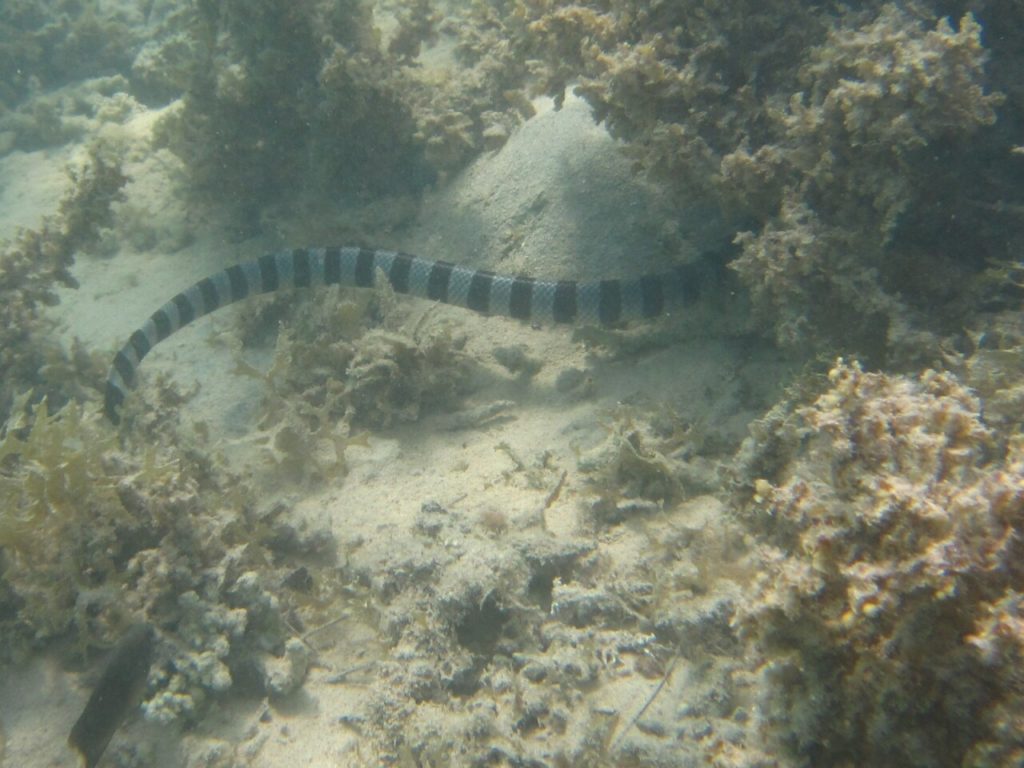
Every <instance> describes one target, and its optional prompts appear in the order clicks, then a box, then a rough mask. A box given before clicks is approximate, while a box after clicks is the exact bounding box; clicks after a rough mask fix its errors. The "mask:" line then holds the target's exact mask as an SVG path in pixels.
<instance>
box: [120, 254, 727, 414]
mask: <svg viewBox="0 0 1024 768" xmlns="http://www.w3.org/2000/svg"><path fill="white" fill-rule="evenodd" d="M711 269H713V268H711V267H709V266H708V265H706V264H702V263H697V264H687V265H681V266H678V267H676V268H675V269H674V270H672V271H671V272H665V273H662V274H657V275H645V276H643V277H638V278H633V279H623V280H592V281H572V280H539V279H535V278H532V277H508V276H505V275H498V274H495V273H493V272H489V271H487V270H483V269H469V268H467V267H460V266H457V265H455V264H451V263H449V262H446V261H432V260H430V259H424V258H420V257H419V256H412V255H409V254H407V253H399V252H396V251H386V250H373V249H367V248H310V249H304V248H297V249H294V250H288V251H281V252H279V253H272V254H268V255H266V256H262V257H260V258H259V259H255V260H253V261H247V262H244V263H242V264H236V265H235V266H233V267H228V268H227V269H225V270H222V271H220V272H218V273H217V274H215V275H212V276H211V277H207V278H204V279H202V280H200V281H199V282H198V283H195V284H194V285H192V286H190V287H189V288H187V289H186V290H184V291H182V292H181V293H179V294H178V295H177V296H175V297H174V298H172V299H171V300H170V301H168V302H167V303H166V304H164V305H163V306H162V307H160V309H158V310H157V311H156V312H154V313H153V314H152V315H150V317H149V319H148V320H146V322H144V323H143V324H142V326H141V327H140V328H139V329H138V330H136V331H135V332H134V333H133V334H132V335H131V337H130V338H129V339H128V341H127V342H126V343H125V345H124V346H123V347H121V349H120V351H118V353H117V354H116V355H114V360H113V362H112V363H111V366H110V372H109V374H108V375H107V385H106V393H105V397H104V412H105V413H106V415H107V417H108V418H109V419H110V420H111V421H112V422H113V423H114V424H117V423H118V422H119V421H120V414H119V413H118V409H119V408H120V406H121V403H122V402H124V399H125V395H126V392H127V390H129V389H131V388H132V386H133V385H134V383H135V371H136V369H138V367H139V364H140V363H141V362H142V359H143V358H144V357H145V356H146V355H147V354H148V353H149V351H150V350H151V349H152V348H153V347H155V346H156V345H157V344H159V343H160V342H161V341H163V340H164V339H166V338H167V337H168V336H170V335H171V334H172V333H174V332H175V331H177V330H179V329H181V328H184V327H185V326H186V325H188V324H189V323H191V322H192V321H193V320H195V319H197V318H199V317H202V316H203V315H207V314H209V313H211V312H213V311H214V310H216V309H219V308H220V307H225V306H227V305H228V304H233V303H234V302H236V301H241V300H242V299H244V298H246V297H247V296H251V295H255V294H259V293H269V292H271V291H276V290H278V289H281V288H291V287H295V288H305V287H312V286H319V285H338V284H340V285H351V286H357V287H365V288H369V287H372V286H373V284H374V276H375V275H376V273H377V271H378V270H380V271H381V272H382V273H383V274H384V275H385V276H386V277H387V278H388V281H389V282H390V283H391V287H392V288H393V289H394V290H395V291H396V292H397V293H407V294H411V295H412V296H419V297H422V298H426V299H433V300H434V301H439V302H442V303H445V304H455V305H457V306H460V307H466V308H467V309H471V310H474V311H475V312H481V313H485V314H494V315H503V316H506V317H514V318H519V319H522V320H531V321H539V322H554V323H579V324H581V325H582V324H601V325H610V324H613V323H616V322H619V321H620V320H633V319H640V318H650V317H655V316H657V315H660V314H661V313H663V312H665V311H666V310H668V309H669V308H670V307H672V306H677V305H679V304H685V303H689V302H692V301H694V300H695V299H697V297H698V296H699V295H700V294H701V293H702V292H703V291H705V290H706V289H707V288H708V284H709V282H710V281H709V276H710V271H711Z"/></svg>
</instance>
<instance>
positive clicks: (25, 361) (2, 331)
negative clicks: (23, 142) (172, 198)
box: [0, 146, 128, 423]
mask: <svg viewBox="0 0 1024 768" xmlns="http://www.w3.org/2000/svg"><path fill="white" fill-rule="evenodd" d="M69 175H70V177H71V182H72V188H71V190H70V191H69V192H68V193H67V194H66V195H65V197H64V199H63V200H62V201H61V204H60V208H59V210H58V212H57V214H56V215H55V216H51V217H48V218H47V219H45V220H44V222H43V224H42V226H41V227H40V228H39V229H37V230H26V231H23V232H22V233H20V234H19V236H18V237H17V239H16V240H15V241H14V242H13V243H11V244H9V245H6V246H5V247H4V249H3V251H2V252H0V423H2V422H3V421H4V420H6V417H7V414H8V413H9V409H10V405H11V401H12V398H13V397H14V395H15V394H16V393H18V392H24V391H27V390H29V389H34V390H35V391H36V392H37V396H42V395H43V394H48V395H49V396H50V397H51V399H52V401H53V403H54V404H55V405H58V406H59V405H60V404H62V403H63V402H64V401H66V400H67V399H68V398H69V397H70V396H71V395H82V394H83V384H84V383H85V382H87V381H91V380H96V381H98V380H99V379H100V375H101V374H100V370H101V369H100V368H99V367H98V366H94V365H93V364H92V362H91V361H90V359H89V356H88V355H87V354H86V353H85V352H84V351H83V350H81V349H78V348H76V349H75V350H73V353H72V357H71V358H69V356H68V354H67V352H66V351H65V350H64V349H63V348H62V347H61V346H60V344H59V343H58V342H57V341H56V340H55V339H54V338H53V336H52V331H53V322H52V320H50V319H48V318H47V317H46V316H45V313H44V308H45V307H47V306H52V305H54V304H56V303H57V302H58V301H59V299H58V296H57V293H56V289H57V287H58V286H65V287H69V288H77V287H78V282H77V281H76V280H75V278H74V277H73V276H72V274H71V267H72V265H73V264H74V257H75V253H76V252H77V251H79V250H82V249H85V248H88V247H90V246H92V245H95V243H96V242H97V241H98V240H99V237H100V233H101V231H102V230H103V229H104V228H106V227H109V226H110V224H111V222H112V219H113V213H112V206H113V205H114V203H116V202H118V201H120V200H122V199H123V193H122V191H121V190H122V188H123V187H124V185H125V183H126V182H127V181H128V179H127V177H126V176H125V175H124V173H122V171H121V164H120V161H119V159H118V158H117V157H114V156H110V155H109V153H107V152H105V151H104V150H102V149H101V148H99V147H95V146H94V147H93V148H92V149H91V150H90V152H89V157H88V161H87V162H86V163H85V164H84V165H83V167H82V168H81V169H78V170H70V171H69Z"/></svg>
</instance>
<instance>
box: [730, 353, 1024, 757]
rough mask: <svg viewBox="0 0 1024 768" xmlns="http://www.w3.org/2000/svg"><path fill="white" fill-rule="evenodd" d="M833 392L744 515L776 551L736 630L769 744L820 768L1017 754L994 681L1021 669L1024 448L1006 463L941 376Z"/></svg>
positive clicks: (956, 389)
mask: <svg viewBox="0 0 1024 768" xmlns="http://www.w3.org/2000/svg"><path fill="white" fill-rule="evenodd" d="M829 379H830V382H831V387H830V389H829V390H827V391H826V392H825V393H824V394H822V395H821V396H820V397H818V399H817V400H816V401H815V403H814V404H813V405H812V406H810V407H808V408H805V409H803V410H802V411H800V412H799V417H798V423H797V424H796V425H795V427H794V428H793V432H792V433H791V438H790V439H791V440H798V441H801V442H802V443H803V445H802V447H801V448H800V449H799V450H798V452H797V453H796V454H795V457H794V459H793V460H792V461H791V462H789V463H788V464H787V465H786V466H785V467H784V468H783V469H782V470H781V471H780V474H779V476H778V477H775V478H771V479H763V480H761V481H759V482H758V483H757V487H756V493H755V496H754V500H753V502H752V504H751V506H750V515H751V519H752V521H753V522H755V523H756V527H759V528H763V529H764V530H766V531H767V534H766V539H767V541H769V542H771V543H772V544H773V545H774V546H775V547H777V549H774V550H770V551H769V552H768V553H767V554H766V572H765V574H764V576H763V577H762V580H761V582H760V588H759V590H758V592H757V594H756V596H755V597H754V599H753V600H751V602H750V603H748V605H747V606H746V608H745V609H744V611H743V613H742V615H741V618H740V619H739V622H740V626H741V627H742V629H743V632H744V634H745V636H746V637H747V638H748V639H749V640H752V641H753V642H754V643H755V645H756V647H757V649H758V652H759V654H760V656H761V659H762V667H761V670H762V673H763V677H764V681H765V684H766V686H767V687H766V688H765V694H764V699H763V707H764V715H765V722H764V725H765V727H766V728H767V733H768V734H770V735H771V736H772V737H774V738H776V739H778V740H779V741H780V742H781V743H783V744H785V745H786V746H787V747H788V748H790V749H791V750H793V751H794V752H796V753H799V754H800V755H801V756H803V758H804V759H808V760H810V761H812V762H815V763H817V762H822V763H830V764H831V763H840V762H850V763H853V764H864V763H871V764H873V765H901V766H933V765H954V764H955V765H960V764H975V765H984V764H986V763H985V762H984V761H983V760H980V759H979V760H978V761H975V762H971V761H968V762H966V763H962V762H961V761H962V760H963V759H964V758H965V756H967V755H969V754H974V755H977V754H981V753H984V754H992V753H1000V754H1008V752H1007V750H1009V751H1011V752H1012V750H1013V749H1019V746H1020V745H1019V736H1017V735H1014V734H1010V733H1006V732H1005V729H1004V728H1002V727H1001V726H1000V724H999V723H1000V722H1003V721H1005V718H1006V717H1007V716H1008V712H1011V711H1012V712H1016V716H1017V717H1019V716H1020V709H1019V707H1020V701H1021V693H1022V684H1021V681H1020V679H1019V678H1017V677H1015V676H1013V675H1009V676H1006V675H1000V674H999V673H998V669H999V668H1001V666H1002V665H1004V664H1012V663H1013V659H1015V658H1019V655H1020V636H1019V634H1017V633H1016V632H1015V631H1014V630H1013V627H1014V626H1016V625H1015V621H1014V619H1013V616H1014V615H1015V613H1014V611H1015V610H1016V609H1015V607H1014V606H1015V605H1016V595H1017V594H1019V592H1020V590H1021V588H1022V586H1024V567H1022V565H1021V564H1022V562H1024V559H1022V556H1024V551H1022V546H1021V539H1020V535H1019V531H1020V529H1021V527H1022V526H1024V455H1022V453H1021V448H1022V446H1021V444H1020V443H1019V441H1017V442H1015V443H1013V444H1011V445H1010V446H1009V447H1008V450H1007V452H1006V454H1005V455H1001V454H1000V452H999V451H998V450H997V445H996V442H995V441H994V439H993V435H992V432H991V431H990V430H989V428H988V427H987V426H986V425H985V424H984V422H983V421H982V419H981V416H980V404H979V401H978V399H977V398H976V397H975V396H974V395H973V394H971V393H970V392H969V391H968V390H967V389H965V388H964V387H963V385H961V384H960V383H959V381H958V380H957V379H956V378H955V377H954V376H952V375H951V374H945V373H935V372H926V373H925V374H922V375H921V376H920V377H919V378H918V379H908V378H903V377H896V376H886V375H883V374H872V373H865V372H863V371H862V370H861V369H860V368H859V367H858V366H856V365H847V364H844V363H840V364H838V365H837V366H836V367H835V368H834V369H833V370H832V371H831V373H830V374H829ZM979 750H980V752H979Z"/></svg>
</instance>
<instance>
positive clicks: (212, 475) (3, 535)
mask: <svg viewBox="0 0 1024 768" xmlns="http://www.w3.org/2000/svg"><path fill="white" fill-rule="evenodd" d="M20 412H22V413H24V414H27V415H25V416H24V418H23V420H22V421H20V422H18V423H17V424H11V425H9V427H8V429H7V430H6V431H5V432H4V433H3V437H2V439H0V640H2V642H0V647H2V648H3V649H4V654H5V656H7V657H8V660H9V659H10V658H12V657H14V656H16V655H17V654H19V653H21V652H24V651H25V650H27V649H28V648H30V647H38V646H41V645H44V644H46V643H49V642H52V641H54V640H58V639H65V640H70V641H71V645H70V647H72V648H76V649H79V651H80V652H81V653H83V654H85V653H88V652H89V650H90V649H92V648H95V647H108V646H109V645H110V644H111V641H112V640H114V639H116V638H117V637H118V636H119V635H120V634H121V633H122V632H123V630H124V628H125V627H126V626H128V625H131V624H133V623H135V622H139V621H144V622H146V623H148V624H151V625H152V626H153V627H155V628H156V650H155V659H156V666H155V668H154V671H153V672H152V673H151V674H150V677H149V685H148V688H147V691H146V696H145V702H144V706H143V709H144V711H145V713H146V715H147V717H149V718H151V719H153V720H157V721H161V722H166V721H170V720H175V719H178V718H189V717H194V716H198V715H200V714H201V712H202V709H203V704H204V702H206V701H207V700H208V698H209V697H210V696H212V695H218V694H223V693H224V692H226V691H227V690H229V689H231V688H233V687H236V686H238V685H244V686H245V687H246V689H247V690H255V691H258V692H260V693H264V694H267V695H270V696H279V695H286V694H288V693H290V692H292V691H294V690H295V689H296V688H297V687H298V686H299V685H301V684H302V682H303V679H304V677H305V672H306V669H307V667H308V662H309V656H310V653H309V650H308V648H306V647H305V646H303V645H302V643H301V642H300V641H299V640H298V638H297V636H296V633H297V630H295V629H293V628H292V627H293V626H295V625H296V623H298V624H299V625H300V626H301V623H302V619H301V618H300V614H301V613H302V611H303V608H305V607H309V606H311V605H317V604H319V605H326V604H328V603H329V602H330V594H329V593H330V590H329V589H328V590H327V591H326V593H325V595H324V596H323V597H324V598H325V599H324V601H322V602H321V603H317V601H316V600H313V599H312V596H313V595H314V594H316V591H317V590H318V589H319V584H320V582H319V574H320V567H321V566H326V565H327V564H329V562H330V561H331V559H332V553H333V549H332V547H331V544H330V541H329V537H325V536H324V535H322V534H319V533H316V532H306V531H303V530H300V529H297V528H295V527H293V526H290V525H287V524H285V523H283V522H279V521H278V519H277V518H278V516H279V515H280V514H281V513H282V512H283V511H284V509H283V508H281V507H275V508H272V509H270V510H262V511H259V512H257V511H256V510H254V508H253V507H252V506H250V504H249V503H247V500H246V492H245V489H244V487H239V486H238V484H237V483H236V482H234V481H232V480H231V479H230V478H223V477H222V476H220V475H218V474H217V473H216V472H213V471H210V468H208V467H200V466H197V464H196V463H195V459H194V458H191V457H190V456H189V455H187V453H186V452H184V451H181V450H179V449H173V448H171V449H166V450H164V451H162V452H158V451H157V450H155V449H149V450H148V451H146V452H145V454H144V455H143V456H142V457H141V458H139V459H132V458H129V457H127V456H126V455H125V454H124V453H122V452H120V451H119V450H118V448H117V442H118V440H117V436H116V435H115V434H114V433H113V432H112V431H111V430H110V428H109V425H108V424H107V423H106V422H105V421H102V416H100V415H99V414H95V413H92V414H90V413H87V412H86V411H85V409H84V408H83V407H82V406H81V405H79V404H77V403H74V402H72V403H69V404H67V405H66V406H65V407H64V408H62V409H61V410H60V411H59V412H57V413H51V411H50V409H49V407H48V406H47V403H46V401H44V402H43V403H42V404H40V405H39V406H37V407H36V408H34V409H32V408H23V409H21V411H20ZM300 560H301V562H299V561H300ZM298 569H302V572H303V573H304V574H306V575H307V577H306V578H305V579H304V580H303V581H301V582H297V581H296V580H295V579H292V580H291V581H289V580H288V577H289V575H291V574H293V573H294V572H295V571H296V570H298ZM289 585H290V586H289ZM286 614H287V615H288V617H289V618H288V619H286V618H285V616H286Z"/></svg>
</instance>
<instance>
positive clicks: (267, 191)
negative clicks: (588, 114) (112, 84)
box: [152, 0, 529, 231]
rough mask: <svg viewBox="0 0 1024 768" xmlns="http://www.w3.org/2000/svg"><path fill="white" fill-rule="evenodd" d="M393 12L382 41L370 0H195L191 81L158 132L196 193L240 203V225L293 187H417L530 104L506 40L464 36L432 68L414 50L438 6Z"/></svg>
mask: <svg viewBox="0 0 1024 768" xmlns="http://www.w3.org/2000/svg"><path fill="white" fill-rule="evenodd" d="M377 10H378V11H380V12H382V13H383V15H384V16H385V17H386V16H387V15H388V14H387V12H386V11H382V9H377ZM394 21H395V27H396V30H395V31H394V32H393V33H392V34H391V36H390V40H387V39H386V37H385V35H384V34H383V33H382V31H381V29H380V28H379V27H378V26H376V25H375V23H374V9H373V8H372V6H371V4H370V3H369V2H366V1H365V0H345V2H342V3H336V2H324V1H323V0H306V2H299V3H288V4H281V3H278V2H274V1H273V0H260V2H256V3H253V2H243V1H241V0H203V2H200V3H197V4H196V6H195V11H194V13H193V18H192V20H191V23H189V24H186V25H185V26H186V29H188V35H189V38H190V39H189V42H188V46H189V48H190V49H191V50H193V51H194V56H193V58H192V60H191V66H190V68H189V72H188V75H187V78H186V79H187V82H188V87H187V91H186V94H185V97H184V99H183V102H182V104H181V107H180V109H178V110H176V111H175V112H174V113H173V114H171V115H169V116H168V117H167V118H166V119H165V120H164V121H163V122H162V123H161V125H160V126H159V128H158V136H159V139H158V140H159V141H160V142H162V143H164V144H166V145H167V146H168V147H170V149H171V150H172V151H173V152H175V154H177V155H178V156H179V157H181V158H182V160H183V161H184V163H185V165H186V168H187V169H188V172H189V177H190V182H191V185H192V189H193V191H194V192H195V193H197V195H198V196H199V197H200V199H203V200H211V199H212V200H218V201H222V200H225V199H227V200H236V201H237V200H242V201H244V203H239V204H237V205H236V208H235V209H234V210H231V211H229V212H230V213H232V214H234V216H235V217H236V219H237V223H238V224H239V226H240V227H241V228H242V229H243V230H245V231H253V230H258V228H259V225H260V219H261V216H262V215H263V213H264V209H265V208H266V207H267V206H269V205H273V204H281V203H282V202H283V201H284V200H286V199H287V198H289V197H295V196H300V195H301V196H305V197H306V198H307V200H308V201H309V203H310V204H312V205H314V206H315V205H316V204H317V202H318V201H320V200H323V199H337V197H338V196H344V197H345V198H346V199H349V200H360V199H366V198H372V197H379V196H385V195H405V194H416V193H418V192H419V191H420V190H422V188H423V187H424V186H426V185H427V184H429V183H431V182H432V181H434V179H435V178H436V176H437V175H438V174H443V173H448V172H450V171H453V170H456V169H458V168H459V167H461V166H462V165H464V164H465V163H466V162H467V161H468V160H469V159H470V158H471V157H473V156H474V155H475V154H476V153H477V152H479V151H481V150H482V149H483V148H484V145H485V138H484V137H485V134H486V133H487V132H488V130H489V129H490V130H491V131H492V135H494V134H493V132H494V131H497V130H498V129H499V127H500V126H502V125H504V126H505V127H506V128H507V127H508V126H510V125H514V124H515V122H517V121H518V120H519V119H520V118H521V115H522V114H523V113H528V112H529V109H528V105H527V106H524V101H525V100H524V99H522V98H517V96H516V93H517V89H518V88H519V87H521V83H520V82H516V77H515V75H510V74H509V73H510V72H520V73H521V72H524V68H523V67H522V66H520V67H518V68H516V67H511V66H501V65H496V64H494V63H493V61H494V56H495V55H496V54H494V53H493V51H495V50H500V46H499V47H498V48H492V49H491V51H492V53H490V54H485V53H484V52H483V51H477V50H476V48H475V47H474V46H473V45H472V43H471V41H469V42H466V44H465V45H464V46H463V48H464V49H465V50H464V51H463V53H462V54H461V59H460V62H454V61H453V62H450V65H449V63H446V65H445V66H434V67H428V66H426V65H424V64H423V62H422V61H421V58H420V57H419V53H420V47H421V44H422V43H423V42H428V41H430V40H432V39H436V37H437V36H438V34H439V33H440V30H439V28H438V27H439V24H438V14H437V13H436V12H433V11H432V10H431V6H430V4H429V3H419V4H417V5H416V6H414V7H410V8H409V9H406V10H404V11H402V12H398V13H397V15H396V17H395V19H394ZM446 29H448V33H449V35H458V34H459V33H458V31H457V27H456V28H447V27H446ZM181 44H182V43H181V40H180V35H179V36H171V37H168V38H167V41H166V45H167V46H172V45H175V46H180V45H181ZM152 55H153V56H157V57H159V55H160V54H159V52H158V51H157V52H153V54H152ZM511 58H512V57H511V55H510V54H508V53H506V55H505V58H504V59H503V60H502V62H503V63H504V64H508V60H509V59H511ZM487 62H492V63H491V64H490V65H488V64H487ZM496 126H497V127H496ZM321 205H322V203H321Z"/></svg>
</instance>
